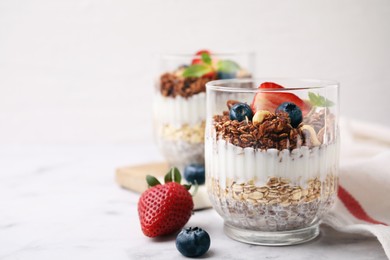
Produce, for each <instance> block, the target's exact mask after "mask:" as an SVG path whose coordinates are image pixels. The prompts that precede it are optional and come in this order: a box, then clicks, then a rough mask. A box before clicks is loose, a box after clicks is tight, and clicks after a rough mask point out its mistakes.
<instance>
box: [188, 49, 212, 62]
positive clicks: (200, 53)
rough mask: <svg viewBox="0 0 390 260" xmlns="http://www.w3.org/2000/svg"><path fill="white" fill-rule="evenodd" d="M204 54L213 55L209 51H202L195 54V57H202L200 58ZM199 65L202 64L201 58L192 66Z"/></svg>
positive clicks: (196, 59) (195, 60) (194, 60)
mask: <svg viewBox="0 0 390 260" xmlns="http://www.w3.org/2000/svg"><path fill="white" fill-rule="evenodd" d="M203 53H207V54H208V55H211V52H210V51H209V50H200V51H198V52H197V53H195V56H198V57H200V56H202V54H203ZM199 63H202V59H201V58H195V59H193V60H192V62H191V64H199Z"/></svg>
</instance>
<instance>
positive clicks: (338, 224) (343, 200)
mask: <svg viewBox="0 0 390 260" xmlns="http://www.w3.org/2000/svg"><path fill="white" fill-rule="evenodd" d="M340 128H341V158H340V175H339V192H338V198H337V200H336V204H335V207H334V208H333V209H332V210H331V212H330V213H329V214H328V215H327V216H326V217H325V219H324V220H323V223H325V224H328V225H330V226H331V227H333V228H334V229H336V230H339V231H342V232H350V233H359V234H365V235H373V236H376V237H377V238H378V241H379V242H380V243H381V244H382V246H383V249H384V250H385V253H386V255H387V257H388V258H389V259H390V227H389V225H390V196H389V193H390V129H388V128H386V127H383V126H378V125H373V124H370V123H363V122H357V121H347V120H342V121H341V124H340Z"/></svg>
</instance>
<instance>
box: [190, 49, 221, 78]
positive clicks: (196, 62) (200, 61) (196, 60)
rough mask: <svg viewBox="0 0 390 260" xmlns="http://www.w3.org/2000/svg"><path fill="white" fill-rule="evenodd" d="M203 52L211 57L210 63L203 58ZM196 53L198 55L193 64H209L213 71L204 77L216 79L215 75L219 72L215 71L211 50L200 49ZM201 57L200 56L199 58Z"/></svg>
mask: <svg viewBox="0 0 390 260" xmlns="http://www.w3.org/2000/svg"><path fill="white" fill-rule="evenodd" d="M203 54H207V57H208V59H209V63H206V62H205V60H204V59H203ZM195 55H196V56H197V58H195V59H193V60H192V62H191V64H192V65H194V64H205V65H208V66H210V69H211V70H212V71H210V72H208V73H206V74H204V75H203V76H202V78H209V79H214V78H215V76H216V75H217V72H216V71H215V69H214V68H213V65H212V60H211V59H210V56H211V52H210V51H209V50H200V51H198V52H197V53H195ZM198 57H199V58H198Z"/></svg>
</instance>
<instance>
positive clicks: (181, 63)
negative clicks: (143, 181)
mask: <svg viewBox="0 0 390 260" xmlns="http://www.w3.org/2000/svg"><path fill="white" fill-rule="evenodd" d="M159 61H160V64H159V74H158V75H157V80H156V84H155V91H154V92H155V94H154V102H153V121H154V134H155V139H156V143H157V146H158V148H159V150H160V152H161V153H162V155H163V156H164V158H165V159H166V161H167V162H168V164H169V165H170V166H176V167H178V168H179V169H183V168H184V167H186V166H187V165H190V164H200V165H203V164H204V129H205V124H206V123H205V121H206V87H205V85H206V83H207V82H209V81H212V80H216V79H234V78H250V77H251V73H252V69H253V54H252V53H212V52H210V51H208V50H201V51H198V52H197V53H195V54H165V55H161V56H160V58H159Z"/></svg>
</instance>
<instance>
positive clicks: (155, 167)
mask: <svg viewBox="0 0 390 260" xmlns="http://www.w3.org/2000/svg"><path fill="white" fill-rule="evenodd" d="M168 170H169V166H168V164H167V163H164V162H156V163H148V164H141V165H133V166H126V167H120V168H118V169H117V170H116V172H115V179H116V182H117V183H118V184H119V185H120V186H121V187H123V188H125V189H128V190H131V191H134V192H137V193H142V192H143V191H145V190H146V189H147V188H148V185H147V183H146V179H145V178H146V175H148V174H149V175H153V176H155V177H156V178H157V179H159V180H160V182H161V183H163V182H164V175H165V174H166V173H167V172H168ZM182 183H183V181H182ZM192 190H193V188H191V190H190V191H192ZM193 199H194V205H195V206H194V209H204V208H210V207H211V204H210V200H209V198H208V195H207V190H206V186H205V185H200V186H199V188H198V192H197V193H196V195H195V196H194V197H193Z"/></svg>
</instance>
